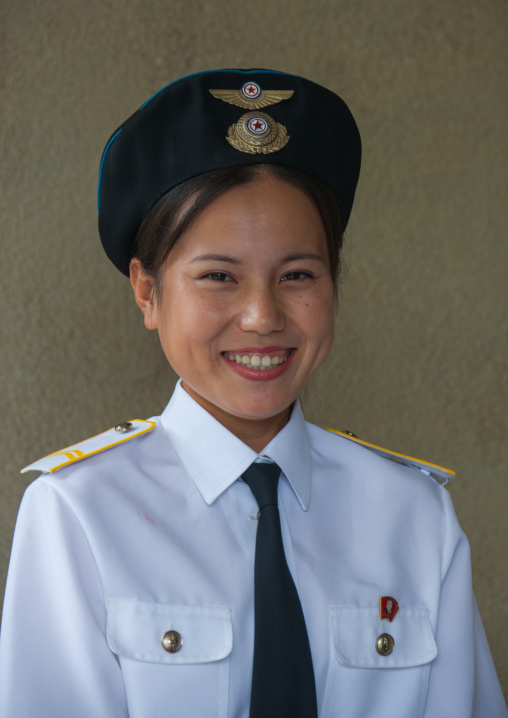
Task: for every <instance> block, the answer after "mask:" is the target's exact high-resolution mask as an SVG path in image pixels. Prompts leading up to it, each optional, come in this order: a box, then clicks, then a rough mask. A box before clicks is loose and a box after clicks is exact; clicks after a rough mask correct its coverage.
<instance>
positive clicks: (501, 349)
mask: <svg viewBox="0 0 508 718" xmlns="http://www.w3.org/2000/svg"><path fill="white" fill-rule="evenodd" d="M507 20H508V6H507V4H506V2H505V0H481V2H480V0H464V1H463V2H453V1H452V0H413V1H412V0H391V1H390V2H389V3H378V2H376V1H375V0H356V1H355V2H351V1H350V0H314V2H313V3H312V4H311V3H309V2H307V0H278V2H272V1H271V0H258V2H257V3H240V2H238V0H220V1H217V2H202V1H201V0H186V2H181V1H179V0H167V1H166V2H164V0H88V2H87V3H83V2H79V1H78V0H3V2H2V3H1V5H0V67H1V68H2V72H1V74H0V133H1V137H2V142H1V160H0V182H1V188H0V212H1V217H2V222H1V234H0V241H1V249H2V251H1V255H0V256H1V261H2V264H1V277H2V281H1V287H0V292H1V313H0V323H1V324H0V331H1V337H0V341H1V344H0V346H1V351H2V361H1V363H0V381H1V397H2V415H3V424H2V431H1V434H0V442H1V460H2V462H1V463H2V473H1V478H0V481H1V484H0V486H1V503H0V522H1V532H0V541H1V544H0V560H1V566H2V578H1V579H0V582H1V581H2V580H3V578H4V573H5V570H6V566H7V561H8V554H9V549H10V542H11V537H12V531H13V528H14V521H15V515H16V511H17V507H18V504H19V501H20V499H21V495H22V493H23V490H24V488H25V486H26V485H27V482H28V481H30V480H31V479H33V478H34V475H30V476H29V477H28V478H26V477H20V476H19V475H18V470H19V468H20V467H22V466H24V465H26V464H27V463H29V462H31V461H33V460H35V459H36V458H38V457H39V456H42V455H44V454H46V453H49V452H50V451H53V450H56V449H58V448H61V447H62V446H66V445H68V444H71V443H73V442H76V441H78V440H80V439H82V438H84V437H86V436H89V435H91V434H93V433H97V432H99V431H102V430H104V429H106V428H109V427H110V426H111V425H112V424H113V423H116V422H117V421H119V420H124V419H126V418H130V417H136V416H139V417H140V418H141V417H146V416H149V415H151V414H155V413H158V412H159V411H160V410H161V409H162V408H163V407H164V405H165V403H166V401H167V400H168V398H169V396H170V393H171V387H172V385H173V382H174V376H173V375H172V374H171V372H170V371H169V370H167V369H165V368H164V363H163V361H162V359H161V352H160V350H159V348H158V345H157V340H156V338H155V337H154V336H153V335H151V334H150V335H149V334H147V333H145V330H144V328H143V326H142V321H141V316H140V315H139V313H138V311H137V309H136V307H135V306H134V303H133V301H132V299H131V297H130V288H129V286H128V282H127V280H126V279H124V278H123V277H122V276H121V275H120V274H118V273H117V272H116V270H115V269H114V268H113V267H112V266H109V264H108V262H107V261H106V259H105V256H103V252H102V249H101V247H100V245H99V241H98V237H97V231H96V210H95V190H96V178H97V170H98V163H99V159H100V153H101V151H102V148H103V146H104V144H105V142H106V140H107V139H108V137H109V135H110V133H111V132H112V131H113V130H114V129H115V127H116V126H117V125H118V124H120V122H122V121H123V120H124V119H125V118H126V117H127V116H128V115H129V114H130V113H131V112H133V111H134V110H135V109H136V108H137V107H138V106H139V105H140V104H141V102H143V101H144V100H145V99H146V98H147V97H148V96H150V95H151V94H152V93H153V92H154V91H156V90H157V89H159V88H160V87H161V86H162V85H164V84H166V83H167V82H168V81H170V80H172V79H175V78H176V77H178V76H180V75H183V74H187V73H190V72H193V71H196V70H200V69H207V68H208V69H210V68H214V67H231V66H232V67H255V66H261V67H272V68H277V69H282V70H287V71H290V72H295V73H299V74H302V75H305V76H308V77H310V78H312V79H314V80H316V81H318V82H321V83H323V84H325V85H328V86H329V87H330V88H332V89H334V90H336V91H338V92H339V93H340V94H341V95H342V96H343V97H344V98H345V99H346V101H347V102H348V103H349V105H350V107H351V108H352V111H353V114H354V115H355V116H356V118H357V120H358V124H359V125H360V128H361V131H362V135H363V139H364V164H363V175H362V178H361V182H360V187H359V192H358V201H357V204H356V208H355V210H354V213H353V217H352V220H351V224H350V228H349V230H348V246H347V252H346V255H347V262H348V265H349V279H348V283H347V284H345V285H344V287H343V289H342V298H341V306H340V311H339V314H338V318H337V330H338V331H337V341H336V346H335V349H334V354H333V356H332V357H331V358H330V360H329V361H328V363H327V364H326V366H325V368H324V369H323V370H322V372H321V375H320V376H319V378H318V379H317V380H316V381H315V383H314V385H313V386H312V387H311V388H309V390H308V391H307V392H306V397H305V405H306V408H307V414H308V416H309V417H310V418H312V420H314V421H316V422H317V423H320V424H324V425H327V426H335V427H337V428H348V429H351V430H353V431H354V432H355V433H356V434H358V435H359V436H361V437H362V438H365V439H366V440H368V441H371V442H374V443H377V444H380V445H381V446H387V447H390V448H392V449H395V450H399V451H401V452H405V453H408V454H411V455H413V456H421V457H422V458H426V459H428V460H430V461H434V462H436V463H440V464H443V465H445V466H450V467H452V468H454V469H455V470H456V471H457V472H458V478H457V480H456V483H455V484H454V485H453V486H452V488H451V493H452V495H453V499H454V502H455V505H456V509H457V513H458V515H459V519H460V521H461V523H462V525H463V526H464V528H465V530H466V532H467V533H468V535H469V538H470V541H471V546H472V556H473V570H474V580H475V585H476V593H477V598H478V603H479V605H480V610H481V612H482V615H483V618H484V622H485V626H486V630H487V634H488V637H489V640H490V643H491V646H492V650H493V653H494V658H495V661H496V664H497V667H498V671H499V674H500V677H501V680H502V683H503V686H504V689H505V692H506V693H508V658H507V654H506V650H505V647H506V639H507V638H508V635H507V630H506V626H507V625H508V581H507V579H508V557H507V553H508V538H507V532H506V512H507V508H508V485H507V482H506V475H507V469H508V449H507V441H506V437H507V429H508V426H507V424H508V421H507V412H506V396H507V375H508V372H507V371H506V363H505V358H506V356H507V353H508V335H507V331H506V330H507V323H508V318H507V317H508V312H507V311H506V307H507V299H508V293H507V290H506V273H507V268H508V264H507V259H508V257H507V254H508V252H507V246H508V243H507V242H506V226H507V224H508V222H507V219H508V218H507V208H506V196H507V189H508V188H507V184H508V183H507V172H506V167H507V156H506V155H507V153H506V149H507V148H506V127H507V116H506V115H507V113H506V110H507V102H506V71H507V62H506V60H507V57H506V56H507V43H506V36H507V30H508V23H507Z"/></svg>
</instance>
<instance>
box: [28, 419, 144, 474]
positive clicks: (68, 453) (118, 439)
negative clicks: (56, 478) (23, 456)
mask: <svg viewBox="0 0 508 718" xmlns="http://www.w3.org/2000/svg"><path fill="white" fill-rule="evenodd" d="M154 427H155V421H143V420H142V419H133V420H132V421H124V422H122V423H121V424H117V425H116V426H114V427H113V428H112V429H109V430H108V431H104V432H103V433H102V434H97V436H92V437H90V439H86V440H85V441H81V442H79V444H74V446H68V447H67V448H66V449H60V451H55V452H54V453H53V454H49V456H45V457H44V458H43V459H39V460H38V461H35V462H34V463H33V464H30V466H26V467H25V468H24V469H22V470H21V473H22V474H24V473H25V472H26V471H44V472H46V473H50V474H52V473H53V472H54V471H58V469H62V468H63V467H64V466H69V464H74V463H75V462H76V461H82V460H83V459H86V458H88V457H89V456H93V455H94V454H99V453H100V452H101V451H106V449H111V448H112V447H113V446H118V444H123V443H125V442H126V441H130V440H131V439H134V438H135V437H136V436H141V435H142V434H147V433H148V432H149V431H152V429H153V428H154Z"/></svg>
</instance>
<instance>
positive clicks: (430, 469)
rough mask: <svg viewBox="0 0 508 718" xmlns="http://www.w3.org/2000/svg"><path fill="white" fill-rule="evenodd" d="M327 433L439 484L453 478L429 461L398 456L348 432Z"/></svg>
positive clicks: (451, 473) (452, 475) (443, 469)
mask: <svg viewBox="0 0 508 718" xmlns="http://www.w3.org/2000/svg"><path fill="white" fill-rule="evenodd" d="M327 431H332V432H333V433H334V434H339V436H343V437H344V438H345V439H348V440H349V441H354V442H355V443H356V444H361V445H362V446H365V448H367V449H370V450H371V451H373V452H374V453H375V454H377V455H378V456H383V457H384V458H385V459H390V460H391V461H395V462H396V463H397V464H402V465H403V466H410V467H412V468H414V469H420V471H423V473H424V474H428V475H429V476H431V477H432V478H433V479H434V480H435V481H437V482H438V483H439V484H443V485H445V484H449V483H451V482H452V481H453V479H454V478H455V471H452V470H451V469H445V468H444V466H438V465H437V464H431V463H430V462H429V461H423V460H422V459H414V458H413V457H412V456H405V455H404V454H399V453H397V452H396V451H390V450H389V449H382V448H381V447H380V446H376V445H375V444H369V443H368V442H367V441H363V440H362V439H359V438H358V437H357V436H355V435H354V434H352V433H351V432H350V431H338V430H337V429H328V428H327Z"/></svg>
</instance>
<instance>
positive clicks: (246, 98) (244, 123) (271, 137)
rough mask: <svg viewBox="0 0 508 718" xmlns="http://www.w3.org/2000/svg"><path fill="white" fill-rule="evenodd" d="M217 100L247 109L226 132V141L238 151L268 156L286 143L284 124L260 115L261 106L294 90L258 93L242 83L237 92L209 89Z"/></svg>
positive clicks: (251, 84)
mask: <svg viewBox="0 0 508 718" xmlns="http://www.w3.org/2000/svg"><path fill="white" fill-rule="evenodd" d="M210 94H212V95H213V96H214V97H216V98H217V99H218V100H222V101H223V102H228V103H229V104H230V105H236V106H237V107H243V108H246V109H249V110H251V112H247V113H246V114H245V115H242V116H241V117H240V119H239V120H238V122H237V123H236V125H231V127H229V129H228V134H227V137H226V139H227V141H228V142H229V144H230V145H232V147H234V148H235V149H236V150H239V151H240V152H247V153H248V154H251V155H254V154H256V153H263V154H268V153H270V152H278V151H279V150H281V149H282V148H283V147H285V146H286V145H287V143H288V142H289V135H288V133H287V130H286V128H285V127H284V125H281V124H280V122H276V121H275V120H274V119H273V117H270V115H267V114H265V113H264V112H255V110H259V109H260V108H261V107H268V106H269V105H275V104H277V103H278V102H282V101H283V100H288V99H289V98H290V97H292V95H293V94H294V90H262V89H261V87H260V86H259V85H258V84H257V82H246V83H245V84H244V85H243V87H242V89H241V90H210Z"/></svg>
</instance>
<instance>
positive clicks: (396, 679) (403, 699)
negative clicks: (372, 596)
mask: <svg viewBox="0 0 508 718" xmlns="http://www.w3.org/2000/svg"><path fill="white" fill-rule="evenodd" d="M330 629H331V651H332V659H331V663H330V672H329V676H328V684H327V691H326V698H325V705H324V708H325V711H324V714H323V715H324V716H327V717H328V716H330V717H331V716H337V715H344V718H359V717H360V716H361V718H377V717H378V716H379V717H380V716H385V715H386V712H387V710H388V709H389V713H390V718H409V717H411V718H413V717H414V718H419V717H420V716H422V715H423V712H424V709H425V702H426V697H427V686H428V679H429V672H430V665H431V662H432V661H433V660H434V658H435V657H436V656H437V646H436V642H435V639H434V635H433V632H432V626H431V623H430V619H429V612H428V610H427V609H425V608H399V611H398V613H397V615H396V616H395V618H394V620H393V622H391V623H390V622H388V621H386V620H384V621H380V620H379V612H378V610H377V609H370V608H357V607H353V606H333V607H332V608H331V609H330ZM345 707H346V710H345V712H344V708H345ZM348 707H350V708H349V711H350V712H348Z"/></svg>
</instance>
